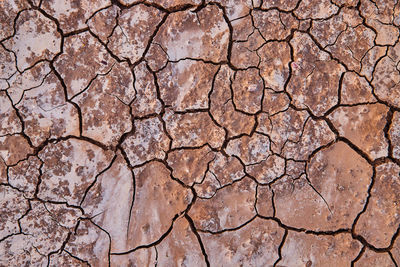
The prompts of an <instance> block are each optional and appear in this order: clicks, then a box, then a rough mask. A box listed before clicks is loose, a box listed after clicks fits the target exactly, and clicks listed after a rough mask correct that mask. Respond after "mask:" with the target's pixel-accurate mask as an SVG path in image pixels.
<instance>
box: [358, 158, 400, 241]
mask: <svg viewBox="0 0 400 267" xmlns="http://www.w3.org/2000/svg"><path fill="white" fill-rule="evenodd" d="M399 173H400V167H399V166H398V165H396V164H394V163H385V164H383V165H380V166H378V167H377V168H376V175H375V183H374V187H373V188H372V190H371V193H370V194H371V197H370V199H369V203H368V206H367V209H366V210H365V212H364V213H363V214H362V215H361V216H360V219H359V220H358V222H357V224H356V226H355V231H356V233H358V234H361V235H362V236H364V238H365V239H366V240H367V241H368V242H369V243H370V244H372V245H374V246H375V247H381V248H382V247H388V246H389V245H390V242H391V239H392V236H393V235H394V233H395V232H396V231H397V228H398V226H399V221H400V218H399V216H398V213H399V210H400V208H399V203H398V202H399V188H400V181H399Z"/></svg>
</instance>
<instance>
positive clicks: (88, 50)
mask: <svg viewBox="0 0 400 267" xmlns="http://www.w3.org/2000/svg"><path fill="white" fill-rule="evenodd" d="M113 63H114V59H113V58H112V57H111V55H110V54H109V53H107V50H106V49H105V48H104V47H103V46H102V45H101V44H100V43H99V42H98V41H97V40H96V39H95V38H94V37H93V36H92V35H90V34H89V33H87V32H84V33H81V34H78V35H72V36H70V37H67V38H65V40H64V52H63V53H62V54H61V55H60V56H59V57H58V58H57V59H56V61H55V62H54V66H55V68H56V70H57V71H58V72H59V73H60V75H61V77H62V78H63V80H64V83H65V85H66V87H67V94H68V98H72V97H73V96H75V95H76V94H78V93H80V92H82V91H83V90H84V89H86V88H87V87H88V86H89V85H90V81H91V80H92V79H94V78H96V76H97V75H99V74H105V73H107V72H108V71H109V70H110V69H111V67H112V66H113Z"/></svg>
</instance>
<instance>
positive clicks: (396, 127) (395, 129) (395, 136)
mask: <svg viewBox="0 0 400 267" xmlns="http://www.w3.org/2000/svg"><path fill="white" fill-rule="evenodd" d="M389 137H390V140H391V143H392V146H393V156H394V157H395V158H397V159H400V112H395V113H394V115H393V120H392V125H391V127H390V130H389Z"/></svg>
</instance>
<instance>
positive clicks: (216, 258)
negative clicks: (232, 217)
mask: <svg viewBox="0 0 400 267" xmlns="http://www.w3.org/2000/svg"><path fill="white" fill-rule="evenodd" d="M283 232H284V231H283V229H282V228H280V227H279V226H278V224H277V223H276V222H273V221H266V220H262V219H260V218H256V219H254V220H253V221H252V222H250V223H248V224H246V225H245V226H244V227H242V228H240V229H238V230H235V231H232V232H231V231H228V232H224V233H221V234H217V235H213V234H208V233H207V234H206V233H202V234H201V238H202V240H203V242H204V243H205V244H206V245H205V249H206V253H207V254H208V257H209V261H210V265H211V266H272V265H273V264H274V262H275V261H276V260H277V259H278V247H279V244H280V243H281V240H282V237H283Z"/></svg>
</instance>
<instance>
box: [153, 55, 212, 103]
mask: <svg viewBox="0 0 400 267" xmlns="http://www.w3.org/2000/svg"><path fill="white" fill-rule="evenodd" d="M217 69H218V66H215V65H212V64H205V63H203V62H201V61H193V60H181V61H179V62H177V63H169V64H168V65H167V66H166V67H165V68H164V69H163V70H161V71H160V72H159V73H158V75H157V77H158V82H159V84H160V96H161V99H162V100H163V101H164V103H165V104H166V105H168V106H171V107H172V108H173V109H174V110H175V111H185V110H187V109H204V108H208V101H209V99H208V94H209V92H210V91H211V87H212V81H213V78H214V74H215V72H216V71H217Z"/></svg>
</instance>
